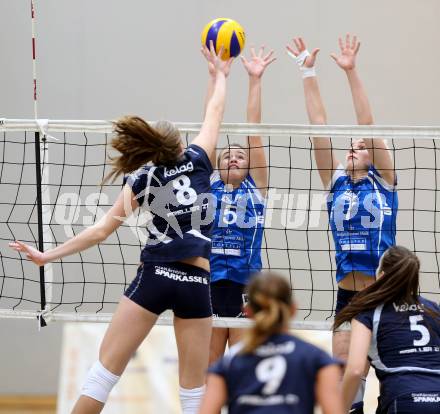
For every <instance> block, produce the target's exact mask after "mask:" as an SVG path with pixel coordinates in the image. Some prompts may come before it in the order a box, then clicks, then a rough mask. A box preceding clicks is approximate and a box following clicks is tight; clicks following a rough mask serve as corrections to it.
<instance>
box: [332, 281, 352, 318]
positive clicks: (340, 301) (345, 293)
mask: <svg viewBox="0 0 440 414" xmlns="http://www.w3.org/2000/svg"><path fill="white" fill-rule="evenodd" d="M356 293H357V291H355V290H347V289H342V288H340V287H338V292H337V294H336V309H335V313H336V315H337V314H338V313H339V312H341V310H342V309H344V308H345V307H346V306H347V305H348V304H349V303H350V302H351V300H352V299H353V296H354V295H356Z"/></svg>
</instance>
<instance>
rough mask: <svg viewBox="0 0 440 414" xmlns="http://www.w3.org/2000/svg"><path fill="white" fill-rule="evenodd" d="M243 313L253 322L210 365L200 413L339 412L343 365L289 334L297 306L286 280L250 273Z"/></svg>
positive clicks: (274, 276) (279, 277)
mask: <svg viewBox="0 0 440 414" xmlns="http://www.w3.org/2000/svg"><path fill="white" fill-rule="evenodd" d="M246 291H247V293H248V303H247V305H246V312H247V314H248V316H249V317H250V318H251V319H253V321H254V322H255V324H254V326H253V327H252V328H250V329H249V330H248V331H247V332H246V335H245V337H244V340H243V341H242V342H239V343H237V344H236V345H235V346H233V347H232V348H231V349H230V350H229V351H228V353H227V354H226V355H225V356H224V357H223V358H222V359H220V360H219V361H218V362H216V363H215V364H214V365H212V366H211V367H210V369H209V374H208V378H207V390H206V394H205V397H204V399H203V401H202V405H201V409H200V414H217V413H219V412H220V409H221V407H222V406H223V405H227V406H228V412H229V414H248V413H249V414H251V413H258V414H285V413H286V414H287V413H292V414H312V413H313V412H314V407H315V405H316V404H317V405H319V406H320V407H321V409H322V412H323V414H342V413H343V410H342V397H341V391H340V385H339V379H340V376H341V368H340V366H339V363H338V362H337V361H335V360H333V359H332V358H331V357H330V356H329V355H327V354H326V353H325V352H324V351H322V350H321V349H319V348H317V347H315V346H313V345H311V344H309V343H307V342H305V341H302V340H301V339H299V338H297V337H295V336H293V335H290V334H289V331H288V329H289V321H290V318H291V317H292V316H293V315H294V314H295V310H296V307H295V305H294V303H293V300H292V291H291V288H290V285H289V283H288V282H287V280H286V279H285V278H284V277H282V276H279V275H276V274H273V273H262V274H259V275H257V276H254V277H253V278H252V279H251V281H250V282H249V285H248V287H247V288H246Z"/></svg>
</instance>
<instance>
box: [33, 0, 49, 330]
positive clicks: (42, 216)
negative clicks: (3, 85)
mask: <svg viewBox="0 0 440 414" xmlns="http://www.w3.org/2000/svg"><path fill="white" fill-rule="evenodd" d="M31 24H32V75H33V100H34V119H35V121H36V122H37V125H38V127H39V130H38V131H35V133H34V138H35V177H36V183H37V187H36V192H37V200H36V201H37V203H36V207H37V214H38V249H39V250H40V251H42V252H43V251H45V250H47V249H49V248H50V247H51V246H52V241H53V240H52V235H51V232H50V227H49V223H50V220H51V209H50V187H49V185H48V183H49V150H48V146H47V135H46V132H45V128H46V125H47V120H44V119H38V89H37V50H36V47H37V41H36V13H35V2H34V0H31ZM39 272H40V289H41V291H40V296H41V302H40V305H41V308H40V312H39V313H38V315H37V318H38V322H39V327H42V326H46V321H45V319H44V314H45V313H46V312H50V303H51V299H52V298H51V296H52V281H53V274H52V265H51V263H48V264H46V265H45V266H41V267H40V269H39ZM46 281H47V282H49V283H47V284H46V283H45V282H46Z"/></svg>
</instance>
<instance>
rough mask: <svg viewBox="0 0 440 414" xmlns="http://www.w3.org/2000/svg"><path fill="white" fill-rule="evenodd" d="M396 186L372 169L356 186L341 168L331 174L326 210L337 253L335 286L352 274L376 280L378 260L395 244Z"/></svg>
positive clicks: (372, 167) (371, 166)
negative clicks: (357, 273) (363, 274)
mask: <svg viewBox="0 0 440 414" xmlns="http://www.w3.org/2000/svg"><path fill="white" fill-rule="evenodd" d="M396 184H397V183H395V185H394V186H393V185H390V184H388V183H387V182H386V181H385V180H384V179H383V178H382V177H381V175H380V174H379V172H378V171H377V170H376V168H374V166H373V165H370V167H369V169H368V174H367V176H366V177H365V178H363V179H361V180H359V181H356V182H353V181H352V179H351V177H350V176H349V175H348V174H347V173H346V171H345V169H344V167H343V166H342V165H339V167H338V168H337V170H336V171H335V173H334V174H333V177H332V183H331V188H330V193H329V195H328V199H327V210H328V213H329V216H330V219H329V220H330V227H331V229H332V234H333V240H334V242H335V249H336V281H337V282H339V281H341V280H342V279H343V278H344V277H345V276H346V275H347V274H348V273H351V272H352V271H358V272H362V273H365V274H366V275H369V276H375V274H376V269H377V267H378V265H379V259H380V257H381V256H382V254H383V253H384V252H385V250H387V249H388V248H389V247H391V246H394V245H395V244H396V217H397V209H398V198H397V191H396Z"/></svg>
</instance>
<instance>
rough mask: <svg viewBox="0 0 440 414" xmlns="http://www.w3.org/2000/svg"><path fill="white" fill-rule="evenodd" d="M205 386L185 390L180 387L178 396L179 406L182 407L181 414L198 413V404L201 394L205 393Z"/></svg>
mask: <svg viewBox="0 0 440 414" xmlns="http://www.w3.org/2000/svg"><path fill="white" fill-rule="evenodd" d="M205 388H206V387H205V386H204V385H203V386H202V387H199V388H192V389H190V390H189V389H186V388H182V387H180V389H179V396H180V404H181V406H182V413H183V414H197V413H198V412H199V407H200V403H201V401H202V397H203V394H204V393H205Z"/></svg>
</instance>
